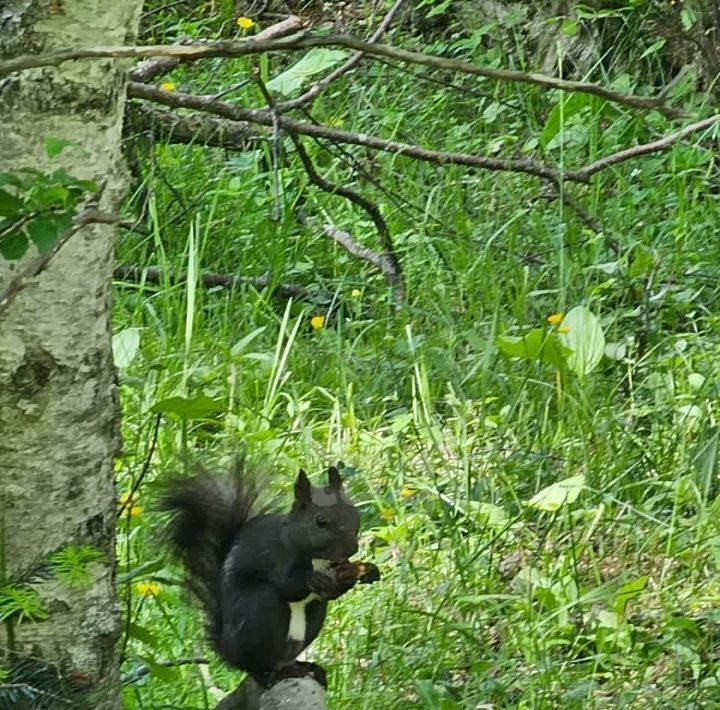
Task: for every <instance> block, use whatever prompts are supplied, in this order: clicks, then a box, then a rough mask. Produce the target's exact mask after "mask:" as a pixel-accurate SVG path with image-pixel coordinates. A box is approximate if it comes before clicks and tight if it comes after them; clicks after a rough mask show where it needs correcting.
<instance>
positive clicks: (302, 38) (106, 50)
mask: <svg viewBox="0 0 720 710" xmlns="http://www.w3.org/2000/svg"><path fill="white" fill-rule="evenodd" d="M312 47H345V48H347V49H353V50H356V51H359V52H364V53H365V54H367V55H370V56H375V57H378V56H379V57H389V58H391V59H397V60H400V61H403V62H408V63H410V64H420V65H422V66H427V67H431V68H433V69H442V70H445V71H456V72H461V73H464V74H472V75H474V76H481V77H483V78H485V79H492V80H495V81H507V82H514V83H521V84H532V85H535V86H542V87H543V88H546V89H559V90H560V91H571V92H579V93H584V94H591V95H593V96H599V97H600V98H602V99H605V100H607V101H611V102H613V103H617V104H621V105H623V106H629V107H632V108H637V109H643V110H655V111H659V112H660V113H662V114H664V115H666V116H668V117H670V118H683V117H688V116H690V115H691V114H688V113H687V112H686V111H683V110H682V109H678V108H674V107H672V106H668V105H667V104H665V103H664V102H663V101H662V99H658V98H657V97H655V96H638V95H637V94H623V93H622V92H620V91H615V90H613V89H608V88H606V87H604V86H599V85H598V84H592V83H590V82H587V81H571V80H568V79H559V78H557V77H553V76H547V75H545V74H537V73H534V72H522V71H515V70H511V69H494V68H492V67H481V66H477V65H475V64H470V63H468V62H463V61H459V60H457V59H448V58H447V57H436V56H433V55H430V54H424V53H422V52H412V51H409V50H407V49H400V48H397V47H391V46H389V45H387V44H374V43H372V42H364V41H363V40H360V39H357V38H355V37H349V36H347V35H326V36H315V37H308V36H306V33H303V32H301V33H299V34H295V35H292V36H290V37H284V38H280V39H268V40H257V39H255V38H252V37H250V38H247V39H242V40H215V41H213V42H204V43H203V44H197V45H191V46H175V45H163V44H157V45H146V46H142V45H139V46H132V47H126V46H114V47H112V46H111V47H83V48H81V49H64V50H60V51H57V52H51V53H48V54H26V55H20V56H18V57H13V58H11V59H6V60H3V61H0V76H2V75H4V74H9V73H11V72H15V71H23V70H25V69H34V68H37V67H46V66H59V65H60V64H63V63H64V62H69V61H73V60H76V59H107V58H113V59H126V58H130V59H132V58H139V57H177V58H178V59H180V60H182V61H195V60H197V59H204V58H209V57H244V56H247V55H249V54H262V53H265V52H273V51H280V50H287V49H309V48H312Z"/></svg>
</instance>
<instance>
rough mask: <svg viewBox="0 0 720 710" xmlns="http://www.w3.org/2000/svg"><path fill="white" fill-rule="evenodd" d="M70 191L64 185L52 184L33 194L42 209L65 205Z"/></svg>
mask: <svg viewBox="0 0 720 710" xmlns="http://www.w3.org/2000/svg"><path fill="white" fill-rule="evenodd" d="M69 196H70V193H69V192H68V190H67V188H66V187H63V186H62V185H52V186H51V187H46V188H44V189H42V190H39V191H38V192H36V193H34V194H33V201H34V203H35V204H36V205H37V206H38V207H39V208H40V209H47V208H48V207H65V205H66V204H67V200H68V197H69Z"/></svg>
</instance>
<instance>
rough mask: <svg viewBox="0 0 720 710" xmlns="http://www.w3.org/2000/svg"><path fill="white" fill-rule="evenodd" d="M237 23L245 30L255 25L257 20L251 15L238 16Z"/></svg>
mask: <svg viewBox="0 0 720 710" xmlns="http://www.w3.org/2000/svg"><path fill="white" fill-rule="evenodd" d="M235 23H236V24H237V26H238V27H240V28H241V29H243V30H249V29H250V28H251V27H254V26H255V22H254V21H253V20H251V19H250V18H249V17H244V16H243V17H238V18H237V20H235Z"/></svg>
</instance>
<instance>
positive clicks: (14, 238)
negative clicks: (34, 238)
mask: <svg viewBox="0 0 720 710" xmlns="http://www.w3.org/2000/svg"><path fill="white" fill-rule="evenodd" d="M29 244H30V242H29V241H28V238H27V237H26V236H25V234H23V233H22V232H13V233H11V234H10V235H8V236H6V237H3V238H2V239H0V255H2V256H3V257H4V258H5V259H7V260H8V261H15V260H17V259H22V258H23V257H24V256H25V252H26V251H27V249H28V246H29Z"/></svg>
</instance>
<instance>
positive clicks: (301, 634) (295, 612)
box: [288, 560, 330, 643]
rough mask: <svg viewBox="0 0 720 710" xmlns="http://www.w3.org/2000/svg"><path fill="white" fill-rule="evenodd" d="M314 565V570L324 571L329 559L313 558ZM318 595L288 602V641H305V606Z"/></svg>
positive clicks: (312, 594) (310, 595)
mask: <svg viewBox="0 0 720 710" xmlns="http://www.w3.org/2000/svg"><path fill="white" fill-rule="evenodd" d="M312 566H313V569H314V570H317V571H324V570H326V569H328V568H329V567H330V562H329V561H328V560H313V561H312ZM318 598H319V597H318V595H317V594H314V593H311V594H308V595H307V596H306V597H305V599H301V600H300V601H299V602H288V606H289V607H290V624H289V625H288V641H300V642H301V643H305V633H306V631H307V619H306V616H305V607H306V606H307V605H308V604H309V603H310V602H311V601H314V600H315V599H318Z"/></svg>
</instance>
